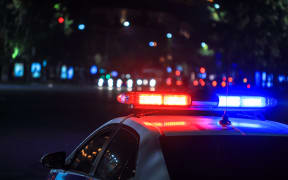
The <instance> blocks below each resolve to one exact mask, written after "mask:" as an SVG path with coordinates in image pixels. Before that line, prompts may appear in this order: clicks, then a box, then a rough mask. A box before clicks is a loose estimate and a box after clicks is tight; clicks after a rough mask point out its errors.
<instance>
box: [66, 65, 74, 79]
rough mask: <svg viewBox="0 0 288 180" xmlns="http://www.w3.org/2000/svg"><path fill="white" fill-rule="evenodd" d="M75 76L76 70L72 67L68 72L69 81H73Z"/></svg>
mask: <svg viewBox="0 0 288 180" xmlns="http://www.w3.org/2000/svg"><path fill="white" fill-rule="evenodd" d="M73 76H74V68H73V67H72V66H70V67H69V68H68V71H67V79H73Z"/></svg>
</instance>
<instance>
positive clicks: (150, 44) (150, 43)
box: [149, 41, 157, 47]
mask: <svg viewBox="0 0 288 180" xmlns="http://www.w3.org/2000/svg"><path fill="white" fill-rule="evenodd" d="M149 46H150V47H156V46H157V42H155V41H150V42H149Z"/></svg>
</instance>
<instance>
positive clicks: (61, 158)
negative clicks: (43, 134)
mask: <svg viewBox="0 0 288 180" xmlns="http://www.w3.org/2000/svg"><path fill="white" fill-rule="evenodd" d="M65 159H66V152H56V153H49V154H46V155H44V156H43V157H42V158H41V160H40V162H41V164H42V165H43V167H44V168H49V169H64V167H65Z"/></svg>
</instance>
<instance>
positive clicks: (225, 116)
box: [219, 74, 231, 127]
mask: <svg viewBox="0 0 288 180" xmlns="http://www.w3.org/2000/svg"><path fill="white" fill-rule="evenodd" d="M227 79H228V78H227V74H226V106H225V111H224V114H223V116H222V119H221V120H220V121H219V124H220V125H221V126H222V127H227V126H229V125H231V121H230V120H229V117H228V114H227V97H228V93H229V83H228V82H227Z"/></svg>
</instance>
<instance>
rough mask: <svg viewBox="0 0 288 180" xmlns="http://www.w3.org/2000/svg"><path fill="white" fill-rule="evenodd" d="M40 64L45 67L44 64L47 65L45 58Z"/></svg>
mask: <svg viewBox="0 0 288 180" xmlns="http://www.w3.org/2000/svg"><path fill="white" fill-rule="evenodd" d="M42 66H43V67H46V66H47V60H45V59H44V60H43V62H42Z"/></svg>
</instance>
